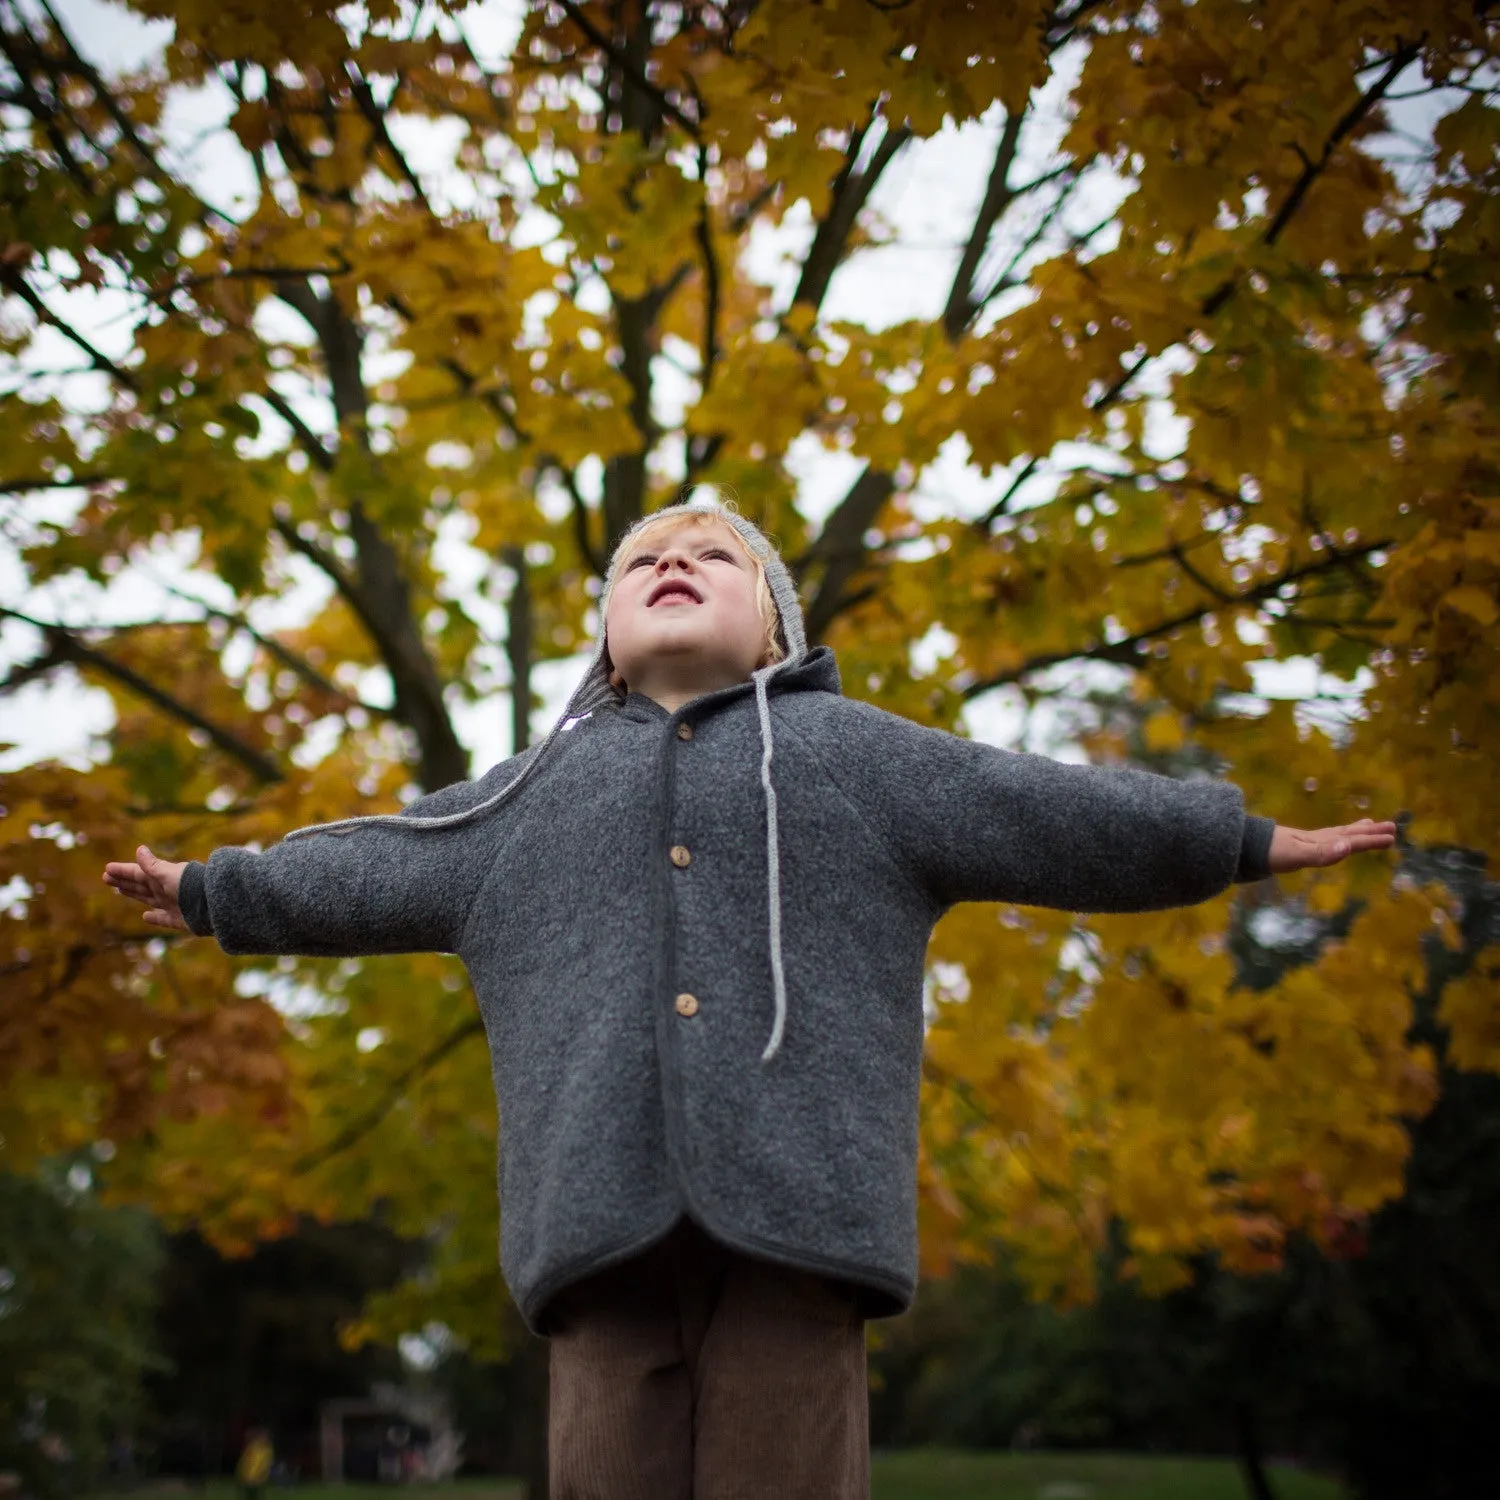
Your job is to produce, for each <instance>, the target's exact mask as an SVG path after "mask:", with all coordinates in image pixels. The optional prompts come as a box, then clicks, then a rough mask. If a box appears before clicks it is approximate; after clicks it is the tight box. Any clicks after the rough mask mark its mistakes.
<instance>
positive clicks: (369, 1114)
mask: <svg viewBox="0 0 1500 1500" xmlns="http://www.w3.org/2000/svg"><path fill="white" fill-rule="evenodd" d="M483 1035H484V1022H483V1021H482V1020H481V1019H480V1017H478V1016H471V1017H469V1019H468V1020H466V1021H464V1022H463V1023H462V1025H460V1026H458V1027H457V1028H456V1029H455V1030H453V1031H451V1032H449V1033H448V1035H447V1036H445V1037H444V1038H443V1039H442V1040H441V1041H440V1042H438V1043H436V1044H435V1045H434V1046H432V1047H429V1048H428V1049H427V1051H426V1052H424V1053H423V1054H422V1055H421V1056H420V1057H419V1058H417V1060H416V1061H415V1062H413V1063H411V1064H410V1065H409V1066H407V1067H405V1068H403V1069H402V1070H401V1072H400V1073H398V1074H397V1075H396V1076H395V1077H394V1078H393V1079H392V1080H391V1081H390V1083H389V1084H387V1085H386V1090H385V1093H383V1094H382V1095H381V1097H380V1099H379V1100H378V1101H377V1102H376V1103H375V1104H374V1105H373V1106H372V1107H371V1108H370V1109H368V1110H366V1111H365V1113H364V1114H362V1115H359V1116H357V1117H356V1118H355V1119H353V1120H351V1121H350V1123H349V1124H347V1125H346V1126H344V1128H343V1129H342V1130H340V1131H339V1132H338V1134H337V1135H335V1136H334V1137H333V1139H332V1140H330V1141H327V1142H325V1143H324V1144H323V1145H321V1146H319V1147H317V1149H316V1150H313V1151H309V1152H308V1153H307V1155H305V1156H303V1157H301V1158H300V1159H299V1160H298V1161H297V1162H295V1163H294V1164H293V1166H292V1175H293V1176H294V1177H301V1176H303V1175H305V1174H306V1173H308V1172H311V1171H313V1170H314V1169H315V1168H317V1167H321V1166H322V1165H323V1163H324V1162H326V1161H330V1160H332V1158H333V1157H335V1156H338V1155H339V1154H340V1153H341V1152H344V1151H347V1150H348V1149H349V1148H350V1147H351V1146H353V1145H355V1144H356V1143H357V1142H358V1141H360V1140H361V1139H363V1138H364V1137H365V1136H367V1135H368V1134H369V1133H370V1132H371V1131H372V1130H374V1129H375V1127H376V1126H377V1125H379V1124H380V1122H381V1121H382V1120H384V1119H385V1117H386V1116H387V1115H388V1114H390V1112H391V1111H392V1110H393V1109H394V1108H395V1107H396V1106H397V1105H398V1104H399V1103H400V1102H401V1100H402V1099H403V1098H405V1097H406V1090H407V1088H408V1087H409V1086H410V1085H411V1084H412V1083H414V1082H415V1081H416V1080H417V1079H418V1078H420V1077H421V1076H422V1075H423V1074H424V1073H429V1072H431V1071H432V1069H433V1068H435V1067H436V1066H437V1065H438V1064H439V1063H440V1062H442V1061H443V1059H444V1058H446V1057H448V1056H449V1054H450V1053H453V1052H455V1051H457V1050H458V1048H459V1047H460V1046H462V1045H463V1043H465V1042H466V1041H468V1040H469V1038H470V1037H472V1036H483Z"/></svg>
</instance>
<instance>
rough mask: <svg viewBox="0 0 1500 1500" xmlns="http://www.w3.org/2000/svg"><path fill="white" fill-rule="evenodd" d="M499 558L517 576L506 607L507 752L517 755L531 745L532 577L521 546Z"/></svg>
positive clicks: (506, 549) (510, 549) (507, 551)
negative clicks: (527, 569) (508, 745)
mask: <svg viewBox="0 0 1500 1500" xmlns="http://www.w3.org/2000/svg"><path fill="white" fill-rule="evenodd" d="M500 556H501V560H502V561H503V562H504V563H505V565H506V567H508V568H510V569H512V570H513V571H514V572H515V575H516V583H515V587H514V588H513V589H512V590H511V591H510V603H509V604H508V605H507V606H506V618H507V621H508V624H509V629H508V631H507V632H506V638H505V654H506V656H507V657H509V658H510V753H511V754H512V755H519V754H520V753H521V752H522V751H523V750H524V749H525V748H526V747H527V746H528V745H529V744H530V743H531V577H530V575H529V574H528V573H527V571H526V553H525V552H524V550H522V549H521V548H520V547H506V548H504V549H503V551H502V552H501V554H500Z"/></svg>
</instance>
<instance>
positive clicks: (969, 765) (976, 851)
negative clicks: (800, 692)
mask: <svg viewBox="0 0 1500 1500" xmlns="http://www.w3.org/2000/svg"><path fill="white" fill-rule="evenodd" d="M849 706H850V708H851V709H852V710H853V711H854V712H855V713H856V714H857V715H858V716H860V717H862V718H864V719H865V720H866V721H867V722H866V723H865V724H864V725H854V726H851V730H852V732H851V733H849V734H847V735H845V736H843V745H844V747H846V748H845V750H844V751H843V752H842V753H840V755H839V759H840V760H841V761H844V762H845V764H846V765H847V764H848V762H849V759H850V757H853V759H854V762H855V763H854V764H853V765H852V766H851V767H850V769H851V771H852V778H849V779H847V781H846V787H845V790H846V792H847V793H848V794H849V795H851V796H853V797H854V798H856V800H860V801H863V802H864V803H865V804H866V810H867V812H868V814H869V815H870V816H871V817H872V819H875V820H878V822H879V823H880V824H881V825H883V827H884V829H885V832H886V835H887V837H888V839H889V841H890V844H891V847H892V848H893V849H894V851H895V853H896V856H897V858H898V860H900V862H901V863H902V864H903V865H904V866H905V867H906V869H907V871H908V873H910V874H911V875H912V877H913V878H914V879H915V880H916V881H917V883H918V884H919V885H921V886H922V887H923V888H924V889H926V890H927V891H928V892H929V893H930V894H931V896H932V897H933V899H934V900H935V901H936V902H937V903H938V904H939V905H942V906H948V905H951V904H952V903H954V902H957V901H1014V902H1017V903H1020V904H1022V905H1027V906H1050V907H1057V908H1060V909H1062V910H1065V911H1081V912H1082V911H1093V912H1118V911H1155V910H1159V909H1162V908H1165V907H1170V906H1191V905H1194V904H1196V903H1197V902H1199V901H1205V900H1207V899H1208V898H1209V897H1210V896H1214V895H1217V894H1218V893H1219V892H1220V891H1222V890H1223V889H1225V887H1226V886H1228V885H1229V884H1230V883H1231V881H1233V880H1235V879H1247V878H1255V877H1256V876H1257V875H1258V874H1259V873H1260V872H1261V867H1262V865H1263V862H1264V850H1263V847H1262V846H1263V845H1268V844H1269V842H1270V830H1271V829H1272V828H1273V827H1274V825H1273V824H1272V823H1271V820H1270V819H1255V820H1254V822H1253V824H1252V825H1250V827H1249V829H1248V836H1247V822H1246V817H1245V810H1244V798H1243V796H1242V794H1241V792H1240V790H1239V788H1238V787H1236V786H1233V785H1231V784H1230V783H1229V782H1225V781H1180V780H1177V779H1176V778H1174V777H1170V776H1158V775H1155V774H1153V773H1151V772H1148V771H1135V770H1125V769H1116V768H1113V767H1100V766H1085V765H1069V764H1065V763H1063V762H1060V761H1054V760H1049V759H1048V758H1047V757H1045V756H1040V755H1024V754H1019V753H1016V752H1014V751H1008V750H1000V749H997V748H995V747H994V746H993V745H984V744H979V743H977V742H976V741H973V740H966V739H961V738H960V737H958V736H957V735H952V734H948V733H946V732H944V731H942V730H936V729H927V728H924V727H923V726H921V725H918V724H913V723H911V722H910V721H908V720H906V719H902V718H899V717H897V716H896V715H894V714H888V713H885V712H884V711H883V710H880V709H876V708H873V707H871V706H870V705H868V704H858V703H855V704H850V705H849Z"/></svg>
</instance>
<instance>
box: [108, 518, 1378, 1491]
mask: <svg viewBox="0 0 1500 1500" xmlns="http://www.w3.org/2000/svg"><path fill="white" fill-rule="evenodd" d="M600 620H601V629H600V638H599V641H598V643H597V646H596V649H595V652H594V655H593V657H592V659H591V662H590V665H589V668H588V671H587V673H586V674H585V676H584V678H583V681H582V682H581V684H580V685H579V687H578V689H577V691H576V692H575V693H574V695H573V697H572V699H571V700H570V701H569V704H568V706H567V709H566V710H565V711H564V714H563V716H562V718H561V719H559V721H558V724H557V725H556V726H555V727H554V728H553V729H552V731H551V732H550V733H549V734H548V735H547V736H546V738H545V739H543V740H542V741H541V743H540V744H538V745H536V746H535V747H533V748H532V749H529V750H527V751H525V752H523V753H522V754H520V755H518V756H515V757H514V758H512V759H510V760H507V761H505V762H503V763H502V764H500V765H498V766H496V767H495V768H494V769H493V770H491V771H490V772H489V773H488V774H486V775H485V776H483V777H481V778H479V779H478V780H477V781H473V782H465V783H461V784H459V785H455V786H450V787H445V788H443V789H442V790H441V791H438V792H435V793H433V794H432V795H431V796H427V797H423V798H422V799H421V800H419V801H418V802H416V803H414V804H413V805H412V806H411V807H410V808H408V809H407V810H406V811H405V812H403V813H400V814H393V815H390V816H382V817H369V818H355V819H349V820H346V821H343V822H339V823H329V824H320V825H318V826H316V827H312V828H302V829H298V830H296V831H295V832H294V833H291V834H289V835H287V837H286V839H285V840H284V841H283V842H282V843H281V844H278V845H276V846H275V847H274V848H271V849H268V850H266V851H265V852H264V853H259V854H257V853H252V852H251V851H249V850H246V849H234V848H231V849H218V850H215V851H214V852H213V854H212V855H211V856H210V857H209V859H208V861H207V863H206V864H199V863H196V862H194V863H190V864H185V865H184V864H174V863H171V862H169V861H166V860H161V859H158V858H156V857H155V856H154V855H153V854H152V853H151V852H150V850H148V849H146V848H144V847H142V848H141V849H140V850H138V851H137V861H138V862H136V863H118V864H111V865H109V866H107V867H106V870H105V877H104V878H105V879H106V880H107V881H108V882H109V883H110V884H111V885H112V886H114V888H115V889H116V890H118V891H120V892H121V893H122V894H124V895H127V896H131V897H133V898H135V899H136V900H138V901H141V902H143V903H144V904H145V905H146V906H147V908H148V910H147V912H146V918H145V919H146V921H147V922H150V923H152V924H154V925H156V926H159V927H175V928H180V929H185V930H187V931H189V932H193V933H198V934H204V935H207V934H212V935H213V937H215V938H216V939H217V940H218V942H219V944H220V946H221V947H222V948H223V949H224V950H225V952H227V953H243V954H307V955H321V954H329V955H356V954H375V953H401V952H414V951H439V952H451V953H457V954H459V955H460V956H461V957H462V958H463V960H464V963H465V965H466V966H467V969H468V972H469V975H470V978H471V979H472V981H473V985H474V991H475V994H476V996H477V997H478V1001H479V1007H480V1010H481V1012H482V1014H483V1017H484V1024H485V1028H486V1031H487V1034H488V1039H489V1045H490V1050H491V1053H492V1057H493V1066H494V1079H495V1089H496V1094H497V1099H498V1103H499V1110H500V1119H501V1121H502V1125H503V1128H502V1130H501V1135H500V1166H499V1178H500V1183H499V1186H500V1199H501V1204H502V1208H503V1213H502V1223H501V1264H502V1267H503V1270H504V1273H505V1278H506V1282H507V1284H508V1286H509V1287H510V1290H511V1294H512V1296H513V1297H514V1299H515V1301H516V1305H517V1306H518V1308H519V1309H520V1311H521V1314H522V1316H523V1317H524V1318H525V1319H526V1321H527V1323H528V1324H529V1325H530V1326H531V1327H532V1328H534V1329H536V1330H537V1331H539V1332H541V1333H543V1334H546V1335H548V1336H549V1337H550V1339H551V1348H550V1365H551V1384H552V1395H551V1404H550V1418H549V1422H550V1444H551V1470H552V1493H553V1495H554V1497H556V1500H585V1497H587V1500H596V1497H597V1500H631V1497H640V1500H689V1497H697V1500H730V1497H741V1496H744V1497H750V1496H756V1497H760V1496H775V1497H778V1500H790V1497H804V1496H805V1497H807V1500H843V1497H854V1496H864V1495H866V1494H867V1493H868V1487H869V1440H868V1401H867V1393H866V1366H865V1340H864V1321H865V1320H866V1319H867V1318H870V1317H882V1316H886V1315H889V1314H892V1313H896V1312H900V1311H901V1310H902V1309H903V1308H905V1307H906V1306H907V1305H908V1304H909V1303H910V1301H911V1298H912V1296H913V1293H914V1291H915V1288H916V1281H917V1234H916V1172H917V1096H918V1086H919V1082H920V1077H921V1060H922V1039H923V1015H922V977H923V965H924V958H925V954H926V950H927V942H928V937H929V935H930V933H931V931H932V927H933V924H934V923H935V922H936V921H937V919H938V918H939V917H940V916H941V915H942V914H943V912H944V911H946V910H947V908H948V907H950V906H952V905H953V904H954V903H955V902H959V901H1014V902H1020V903H1023V904H1029V905H1036V906H1051V907H1058V908H1062V909H1064V910H1068V911H1079V912H1106V911H1149V910H1155V909H1160V908H1163V907H1169V906H1182V905H1190V904H1192V903H1195V902H1199V901H1203V900H1205V899H1207V898H1208V897H1210V896H1213V895H1215V894H1217V893H1218V892H1220V891H1222V890H1223V889H1225V887H1227V886H1228V885H1229V884H1230V883H1231V882H1233V881H1236V880H1252V879H1257V878H1261V877H1263V876H1266V875H1268V874H1270V873H1272V872H1281V871H1291V870H1297V869H1302V868H1304V867H1307V866H1310V865H1327V864H1332V863H1334V862H1336V861H1337V860H1340V859H1342V858H1344V856H1345V855H1347V854H1349V853H1352V852H1355V851H1358V850H1366V849H1383V848H1387V847H1389V846H1390V845H1391V843H1392V842H1393V840H1394V835H1395V825H1394V824H1392V823H1377V822H1372V821H1371V820H1369V819H1361V820H1360V821H1359V822H1358V823H1354V824H1351V825H1348V826H1346V827H1339V828H1325V829H1321V830H1318V831H1316V832H1301V831H1299V830H1296V829H1291V828H1284V827H1277V826H1276V825H1274V824H1273V823H1272V822H1271V820H1269V819H1266V818H1255V817H1247V816H1246V814H1245V811H1244V806H1243V799H1242V797H1241V794H1240V792H1239V790H1238V789H1237V788H1236V787H1234V786H1231V785H1229V784H1228V783H1225V782H1216V781H1193V782H1184V781H1177V780H1174V779H1172V778H1169V777H1164V776H1157V775H1153V774H1150V773H1147V772H1141V771H1132V770H1122V769H1113V768H1099V767H1093V766H1078V765H1065V764H1060V763H1058V762H1055V761H1052V760H1049V759H1046V758H1045V757H1041V756H1035V755H1022V754H1016V753H1013V752H1009V751H1004V750H999V749H996V748H995V747H993V746H989V745H983V744H978V743H975V742H974V741H972V740H966V739H961V738H959V737H958V736H955V735H952V734H947V733H944V732H942V731H940V730H934V729H927V728H923V727H921V726H919V725H916V724H913V723H910V722H908V721H907V720H905V719H902V718H899V717H897V716H895V715H893V714H889V713H886V712H884V711H882V710H880V709H878V708H874V707H871V706H870V705H869V704H866V703H860V702H856V701H854V700H852V699H849V698H845V697H843V696H842V694H841V691H840V686H839V676H838V670H837V667H836V665H835V662H834V658H833V654H832V653H831V652H830V651H829V650H828V648H827V647H823V646H819V647H815V648H813V649H811V650H809V649H808V646H807V643H806V640H805V636H804V631H803V622H802V614H801V609H800V607H799V605H798V602H797V596H796V591H795V589H794V587H793V584H792V581H791V578H790V575H789V574H788V572H787V569H786V567H785V566H784V564H783V563H782V561H781V559H780V558H779V557H778V556H777V555H776V552H775V551H774V549H773V548H772V547H771V545H770V543H769V542H768V541H767V539H766V538H765V537H764V536H763V535H762V534H761V533H760V531H759V530H757V529H756V528H755V527H754V526H753V525H751V524H750V523H749V522H748V521H746V520H745V519H744V518H743V517H742V516H740V515H738V514H737V513H735V512H734V511H733V510H731V509H729V508H727V507H725V506H722V505H719V504H717V503H713V502H706V501H701V500H695V501H693V502H692V503H689V504H684V505H678V506H672V507H669V508H667V509H665V510H662V511H658V512H657V513H655V514H654V515H652V516H650V517H648V518H647V519H646V520H644V521H642V522H641V523H639V524H638V525H637V526H636V527H635V528H634V529H633V530H632V531H631V532H629V533H628V534H627V535H626V537H625V538H624V540H623V541H622V542H621V543H620V546H619V548H618V549H617V551H616V553H615V556H614V558H613V560H612V562H611V565H610V571H609V576H608V577H607V579H606V581H605V588H604V592H603V595H602V596H601V601H600ZM564 730H566V732H562V731H564Z"/></svg>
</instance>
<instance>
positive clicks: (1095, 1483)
mask: <svg viewBox="0 0 1500 1500" xmlns="http://www.w3.org/2000/svg"><path fill="white" fill-rule="evenodd" d="M872 1467H873V1475H874V1482H873V1500H1248V1494H1247V1491H1246V1489H1245V1485H1244V1481H1243V1480H1242V1479H1241V1478H1240V1475H1239V1471H1238V1469H1236V1467H1235V1466H1234V1464H1233V1463H1231V1462H1229V1461H1227V1460H1225V1459H1216V1458H1158V1457H1154V1456H1145V1455H1140V1454H1133V1453H1077V1454H1073V1453H960V1452H954V1451H950V1450H946V1449H940V1448H911V1449H903V1450H901V1451H899V1452H888V1453H879V1454H877V1455H876V1456H875V1459H874V1463H873V1466H872ZM1271 1483H1272V1484H1273V1485H1274V1486H1275V1488H1276V1494H1277V1497H1278V1500H1345V1492H1344V1490H1343V1489H1342V1487H1341V1486H1340V1485H1338V1484H1337V1483H1335V1482H1334V1481H1333V1480H1330V1479H1319V1478H1317V1477H1315V1476H1314V1475H1311V1474H1303V1473H1300V1472H1298V1471H1297V1470H1295V1469H1276V1470H1273V1471H1272V1475H1271ZM178 1493H184V1492H181V1491H179V1492H178ZM186 1493H192V1494H196V1495H198V1496H202V1497H203V1500H238V1491H237V1490H236V1488H235V1487H234V1486H233V1485H230V1484H227V1483H215V1484H211V1485H209V1486H208V1487H207V1489H206V1490H199V1491H196V1492H186ZM265 1494H266V1500H397V1497H398V1496H399V1500H521V1486H520V1485H519V1484H511V1483H505V1482H503V1481H496V1480H489V1479H465V1480H460V1481H459V1482H458V1483H456V1484H413V1485H406V1486H403V1487H402V1488H401V1489H400V1490H396V1489H395V1488H394V1487H393V1486H390V1485H373V1484H329V1485H322V1484H311V1485H295V1486H292V1487H291V1488H288V1489H279V1488H276V1487H271V1488H268V1489H267V1490H266V1492H265Z"/></svg>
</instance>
